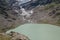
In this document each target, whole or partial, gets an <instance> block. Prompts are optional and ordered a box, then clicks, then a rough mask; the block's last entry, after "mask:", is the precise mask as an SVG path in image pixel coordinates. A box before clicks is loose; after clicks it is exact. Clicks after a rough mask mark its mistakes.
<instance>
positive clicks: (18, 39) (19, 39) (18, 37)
mask: <svg viewBox="0 0 60 40" xmlns="http://www.w3.org/2000/svg"><path fill="white" fill-rule="evenodd" d="M8 35H10V36H11V37H12V38H11V39H12V40H30V39H29V38H28V37H27V36H25V35H23V34H20V33H16V32H13V31H12V32H10V33H9V34H8Z"/></svg>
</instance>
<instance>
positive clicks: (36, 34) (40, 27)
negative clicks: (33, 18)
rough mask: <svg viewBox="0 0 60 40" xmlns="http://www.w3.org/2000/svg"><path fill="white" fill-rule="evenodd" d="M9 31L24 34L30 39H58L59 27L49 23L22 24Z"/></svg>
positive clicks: (59, 38)
mask: <svg viewBox="0 0 60 40" xmlns="http://www.w3.org/2000/svg"><path fill="white" fill-rule="evenodd" d="M10 31H15V32H18V33H21V34H24V35H26V36H28V37H29V38H30V40H60V27H58V26H55V25H50V24H24V25H21V26H19V27H17V28H15V29H13V30H10ZM10 31H8V32H10Z"/></svg>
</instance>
